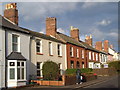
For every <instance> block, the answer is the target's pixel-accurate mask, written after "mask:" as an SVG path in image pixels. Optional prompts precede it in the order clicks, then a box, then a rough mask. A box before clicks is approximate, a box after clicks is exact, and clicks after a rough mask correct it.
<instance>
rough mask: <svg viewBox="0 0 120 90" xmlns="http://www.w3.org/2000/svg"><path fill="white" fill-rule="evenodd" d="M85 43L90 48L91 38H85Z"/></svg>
mask: <svg viewBox="0 0 120 90" xmlns="http://www.w3.org/2000/svg"><path fill="white" fill-rule="evenodd" d="M85 42H86V43H87V44H88V45H90V46H92V37H91V36H86V38H85Z"/></svg>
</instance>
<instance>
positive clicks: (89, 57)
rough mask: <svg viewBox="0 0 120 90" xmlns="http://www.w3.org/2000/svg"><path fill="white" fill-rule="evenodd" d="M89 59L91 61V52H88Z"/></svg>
mask: <svg viewBox="0 0 120 90" xmlns="http://www.w3.org/2000/svg"><path fill="white" fill-rule="evenodd" d="M89 59H90V60H91V52H89Z"/></svg>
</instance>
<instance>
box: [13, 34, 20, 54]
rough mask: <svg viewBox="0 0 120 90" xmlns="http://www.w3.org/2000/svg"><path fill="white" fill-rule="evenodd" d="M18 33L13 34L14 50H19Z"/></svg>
mask: <svg viewBox="0 0 120 90" xmlns="http://www.w3.org/2000/svg"><path fill="white" fill-rule="evenodd" d="M18 37H19V36H18V35H14V34H13V35H12V51H13V52H18Z"/></svg>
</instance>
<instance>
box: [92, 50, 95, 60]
mask: <svg viewBox="0 0 120 90" xmlns="http://www.w3.org/2000/svg"><path fill="white" fill-rule="evenodd" d="M92 57H93V60H95V56H94V52H93V53H92Z"/></svg>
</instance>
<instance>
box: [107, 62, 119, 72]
mask: <svg viewBox="0 0 120 90" xmlns="http://www.w3.org/2000/svg"><path fill="white" fill-rule="evenodd" d="M108 66H109V67H112V68H115V69H116V70H117V71H118V72H120V61H113V62H109V63H108Z"/></svg>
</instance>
